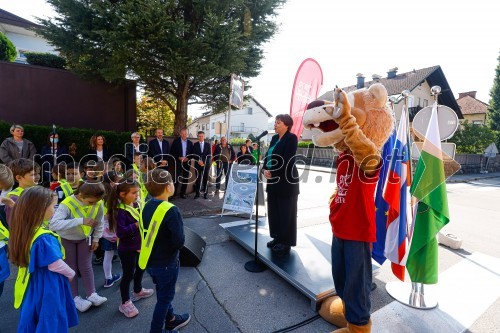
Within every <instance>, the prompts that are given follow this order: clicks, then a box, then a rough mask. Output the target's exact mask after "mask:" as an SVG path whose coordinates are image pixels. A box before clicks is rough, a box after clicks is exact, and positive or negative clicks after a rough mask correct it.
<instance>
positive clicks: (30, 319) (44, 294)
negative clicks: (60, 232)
mask: <svg viewBox="0 0 500 333" xmlns="http://www.w3.org/2000/svg"><path fill="white" fill-rule="evenodd" d="M62 257H63V255H62V252H61V246H60V244H59V242H58V241H57V239H56V238H55V237H54V236H52V235H49V234H44V235H41V236H40V237H38V238H37V239H36V240H35V242H34V243H33V247H32V248H31V252H30V262H29V272H30V279H29V282H28V287H27V289H26V292H25V294H24V298H23V302H22V304H21V313H20V315H19V325H18V328H17V331H18V332H26V333H32V332H40V333H42V332H44V333H45V332H47V333H48V332H50V333H59V332H68V328H69V327H73V326H76V325H78V315H77V313H76V308H75V303H74V301H73V297H72V295H71V290H70V287H69V280H68V278H67V277H66V276H64V275H62V274H59V273H55V272H51V271H49V269H48V265H49V264H52V263H53V262H55V261H57V260H58V259H62Z"/></svg>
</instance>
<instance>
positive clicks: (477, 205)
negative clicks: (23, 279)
mask: <svg viewBox="0 0 500 333" xmlns="http://www.w3.org/2000/svg"><path fill="white" fill-rule="evenodd" d="M332 190H333V182H331V181H330V175H328V174H325V173H322V172H316V171H310V173H309V175H308V181H307V182H305V183H303V184H301V195H300V197H299V213H298V215H299V227H304V226H308V225H313V224H320V223H327V215H328V208H327V201H328V198H329V196H330V194H331V192H332ZM448 200H449V206H450V214H451V222H450V224H449V225H448V226H447V227H446V232H447V233H453V234H455V235H457V236H458V237H460V238H462V239H463V245H462V249H461V250H458V251H455V250H451V249H448V248H446V247H442V246H440V248H439V265H440V266H439V271H440V273H442V272H445V271H446V270H448V269H450V268H452V267H453V266H454V265H456V264H458V263H460V262H461V261H462V260H465V259H466V258H467V257H468V256H470V255H471V254H472V253H482V254H485V255H488V256H491V257H495V258H497V259H500V242H499V241H498V238H499V236H500V225H499V217H498V216H499V215H500V178H494V179H484V180H476V181H474V182H471V183H454V184H448ZM240 219H241V218H240V217H234V216H233V217H231V216H225V217H220V216H205V217H196V218H195V217H193V218H186V219H185V221H184V222H185V224H186V225H187V226H189V227H191V228H192V229H194V230H195V231H196V232H197V233H198V234H199V235H201V236H202V237H203V238H204V239H205V240H206V242H207V248H206V252H205V255H204V259H203V261H202V263H201V264H200V265H199V266H198V267H196V268H188V267H185V268H184V267H183V268H181V273H180V276H179V280H178V284H177V288H176V297H175V300H174V308H175V309H176V310H177V311H182V312H189V313H191V314H192V316H193V319H192V322H191V323H190V324H189V325H188V326H186V327H185V328H183V329H182V332H187V333H194V332H224V333H225V332H248V333H253V332H274V331H277V330H279V329H283V328H285V327H288V326H291V325H293V324H296V323H300V322H302V321H304V320H306V319H308V318H311V317H313V316H315V314H316V313H315V312H314V311H312V310H311V309H310V303H309V300H308V299H307V298H306V297H305V296H303V295H302V294H300V293H299V292H298V291H297V290H295V289H294V288H293V287H291V286H290V285H289V284H288V283H287V282H285V281H284V280H282V279H281V278H280V277H279V276H277V275H276V274H274V273H273V272H272V271H269V270H267V271H265V272H263V273H258V274H256V273H249V272H247V271H245V269H244V264H245V262H247V261H248V260H250V259H251V258H252V257H251V255H250V254H249V253H247V252H246V251H245V250H243V249H242V248H241V247H240V246H238V245H237V244H236V243H235V242H234V241H232V240H231V239H229V237H228V236H227V234H226V233H225V231H224V230H223V229H222V228H221V227H220V226H219V224H220V223H222V222H229V221H234V220H240ZM94 271H95V276H96V278H95V281H96V286H97V289H98V292H99V293H100V294H102V295H103V296H106V297H108V302H106V303H105V304H103V305H102V306H101V307H99V308H92V309H91V310H89V311H88V312H86V313H83V314H80V316H79V318H80V324H79V326H77V327H76V328H73V329H71V330H70V332H106V333H112V332H120V333H127V332H148V330H149V322H150V319H151V315H152V311H153V308H154V304H155V302H156V299H155V296H153V297H151V298H150V299H145V300H141V301H139V302H137V303H136V306H137V308H138V309H139V311H140V314H139V316H137V317H136V318H133V319H127V318H125V317H124V316H123V315H122V314H121V313H119V312H118V305H119V300H120V296H119V288H118V286H113V287H112V288H109V289H105V288H103V287H102V285H103V282H104V281H103V273H102V267H101V266H94ZM114 271H115V272H119V271H120V265H119V262H115V263H114ZM14 279H15V272H13V274H11V277H10V278H9V279H8V280H7V282H6V286H5V290H4V293H3V295H2V296H1V297H0V319H1V323H0V332H1V333H10V332H15V331H16V327H17V318H18V312H17V311H15V310H14V309H13V307H12V299H13V297H12V295H13V291H12V288H13V284H14ZM394 280H396V279H395V277H394V276H393V275H392V273H391V272H390V267H389V265H388V264H387V263H386V264H384V265H383V266H382V267H381V269H380V270H379V274H377V276H376V277H375V279H374V281H375V282H376V284H377V289H375V291H374V292H373V293H372V312H374V313H375V312H377V311H379V310H380V311H382V310H383V309H386V307H388V306H390V305H391V304H394V303H393V299H392V298H391V297H390V296H389V295H388V294H387V292H386V291H385V284H386V283H387V282H390V281H394ZM477 283H481V281H477ZM144 286H145V287H149V288H151V287H153V283H152V281H151V278H150V277H149V276H148V274H145V275H144ZM456 292H457V293H459V294H461V295H463V297H464V298H467V299H470V301H471V304H474V301H475V299H476V298H477V297H480V295H474V294H470V293H468V287H467V285H463V287H462V288H461V289H459V290H457V291H456ZM472 306H473V305H472ZM498 313H500V298H497V299H496V301H495V302H493V304H491V305H490V306H489V307H488V308H487V309H486V310H485V311H484V312H482V313H481V315H480V316H479V317H478V318H477V320H475V321H474V322H473V324H472V325H471V326H470V327H468V330H467V332H485V333H486V332H500V317H499V316H498ZM424 316H425V313H424ZM375 325H376V326H377V327H382V328H383V327H384V323H383V322H382V323H380V322H378V323H374V326H375ZM426 327H428V326H426ZM333 329H334V327H333V326H332V325H330V324H328V323H326V322H325V321H323V320H322V319H318V320H315V321H313V322H312V323H310V324H308V325H306V326H303V327H301V328H298V329H296V330H294V331H293V332H329V331H331V330H333ZM398 331H400V332H433V330H429V329H423V328H422V329H421V330H420V329H417V330H413V331H411V330H408V329H401V330H398Z"/></svg>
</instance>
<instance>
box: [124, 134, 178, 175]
mask: <svg viewBox="0 0 500 333" xmlns="http://www.w3.org/2000/svg"><path fill="white" fill-rule="evenodd" d="M130 138H131V139H132V142H127V143H126V144H125V159H126V160H127V161H126V162H127V166H128V167H131V166H132V164H134V153H135V152H139V153H141V154H142V155H143V156H145V155H146V154H147V152H148V145H147V144H145V143H140V141H141V135H140V134H139V133H137V132H134V133H132V134H131V135H130ZM167 144H168V143H167Z"/></svg>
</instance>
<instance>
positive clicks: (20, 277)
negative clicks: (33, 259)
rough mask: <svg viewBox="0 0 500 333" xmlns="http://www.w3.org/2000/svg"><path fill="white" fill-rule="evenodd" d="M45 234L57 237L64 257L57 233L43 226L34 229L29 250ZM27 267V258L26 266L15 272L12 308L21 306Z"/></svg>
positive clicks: (24, 291)
mask: <svg viewBox="0 0 500 333" xmlns="http://www.w3.org/2000/svg"><path fill="white" fill-rule="evenodd" d="M45 234H50V235H52V236H54V237H56V238H57V240H58V241H59V245H60V246H61V252H62V254H63V259H64V258H65V257H66V252H65V251H64V247H63V246H62V244H61V237H59V235H58V234H56V233H55V232H52V231H50V230H49V229H46V228H45V227H43V226H42V227H40V228H38V229H37V230H36V231H35V235H34V236H33V239H32V240H31V244H30V251H29V252H30V253H31V248H32V247H33V243H34V242H35V240H36V239H37V238H38V237H40V236H41V235H45ZM28 268H29V259H28V265H27V267H19V271H18V272H17V278H16V283H15V285H14V308H16V309H19V307H20V306H21V303H22V302H23V297H24V294H25V293H26V289H27V288H28V282H29V279H30V272H29V269H28Z"/></svg>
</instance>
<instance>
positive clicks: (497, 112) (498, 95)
mask: <svg viewBox="0 0 500 333" xmlns="http://www.w3.org/2000/svg"><path fill="white" fill-rule="evenodd" d="M490 96H491V100H490V107H489V108H488V125H489V126H490V128H491V129H492V130H495V131H500V56H499V57H498V65H497V68H496V69H495V79H494V80H493V87H492V88H491V90H490Z"/></svg>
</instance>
